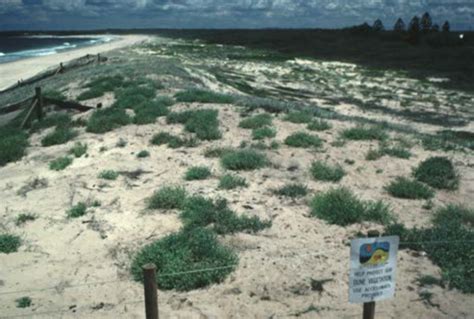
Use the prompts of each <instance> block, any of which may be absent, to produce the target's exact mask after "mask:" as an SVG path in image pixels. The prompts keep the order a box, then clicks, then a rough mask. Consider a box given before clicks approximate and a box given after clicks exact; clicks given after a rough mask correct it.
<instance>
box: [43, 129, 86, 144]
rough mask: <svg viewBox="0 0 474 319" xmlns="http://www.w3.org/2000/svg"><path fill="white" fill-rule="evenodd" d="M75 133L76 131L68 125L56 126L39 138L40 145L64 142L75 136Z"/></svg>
mask: <svg viewBox="0 0 474 319" xmlns="http://www.w3.org/2000/svg"><path fill="white" fill-rule="evenodd" d="M77 135H78V133H77V132H76V131H74V130H73V129H71V128H70V127H68V126H58V127H56V129H55V130H54V131H53V132H51V133H49V134H48V135H46V136H45V137H44V138H43V139H42V140H41V145H42V146H52V145H59V144H64V143H67V142H69V141H70V140H72V139H73V138H75V137H76V136H77Z"/></svg>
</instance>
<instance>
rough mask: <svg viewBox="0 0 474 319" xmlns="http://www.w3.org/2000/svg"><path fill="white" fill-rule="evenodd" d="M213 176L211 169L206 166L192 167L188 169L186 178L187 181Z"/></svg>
mask: <svg viewBox="0 0 474 319" xmlns="http://www.w3.org/2000/svg"><path fill="white" fill-rule="evenodd" d="M209 176H211V171H210V170H209V168H207V167H205V166H194V167H190V168H189V169H188V170H187V171H186V175H185V176H184V179H185V180H187V181H195V180H203V179H207V178H208V177H209Z"/></svg>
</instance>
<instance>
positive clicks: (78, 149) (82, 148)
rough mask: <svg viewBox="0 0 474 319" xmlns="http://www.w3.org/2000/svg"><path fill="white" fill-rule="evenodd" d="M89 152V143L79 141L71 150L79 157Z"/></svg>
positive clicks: (70, 152)
mask: <svg viewBox="0 0 474 319" xmlns="http://www.w3.org/2000/svg"><path fill="white" fill-rule="evenodd" d="M86 153H87V144H86V143H84V144H83V143H81V142H77V143H76V144H74V146H73V147H72V148H71V149H70V150H69V154H71V155H74V157H76V158H79V157H82V155H84V154H86Z"/></svg>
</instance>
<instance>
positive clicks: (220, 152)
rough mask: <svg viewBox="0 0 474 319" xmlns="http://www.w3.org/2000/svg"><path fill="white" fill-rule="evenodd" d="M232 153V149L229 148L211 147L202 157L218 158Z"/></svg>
mask: <svg viewBox="0 0 474 319" xmlns="http://www.w3.org/2000/svg"><path fill="white" fill-rule="evenodd" d="M232 151H233V149H232V148H231V147H211V148H207V149H206V150H205V151H204V157H207V158H219V157H222V156H224V155H225V154H227V153H230V152H232Z"/></svg>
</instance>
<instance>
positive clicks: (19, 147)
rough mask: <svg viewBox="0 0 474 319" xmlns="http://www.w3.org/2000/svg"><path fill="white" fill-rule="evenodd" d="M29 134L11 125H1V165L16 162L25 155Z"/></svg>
mask: <svg viewBox="0 0 474 319" xmlns="http://www.w3.org/2000/svg"><path fill="white" fill-rule="evenodd" d="M27 147H28V134H26V133H25V132H24V131H22V130H20V129H16V128H11V127H0V166H4V165H6V164H8V163H10V162H15V161H17V160H19V159H21V158H22V157H23V155H25V151H26V148H27Z"/></svg>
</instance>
